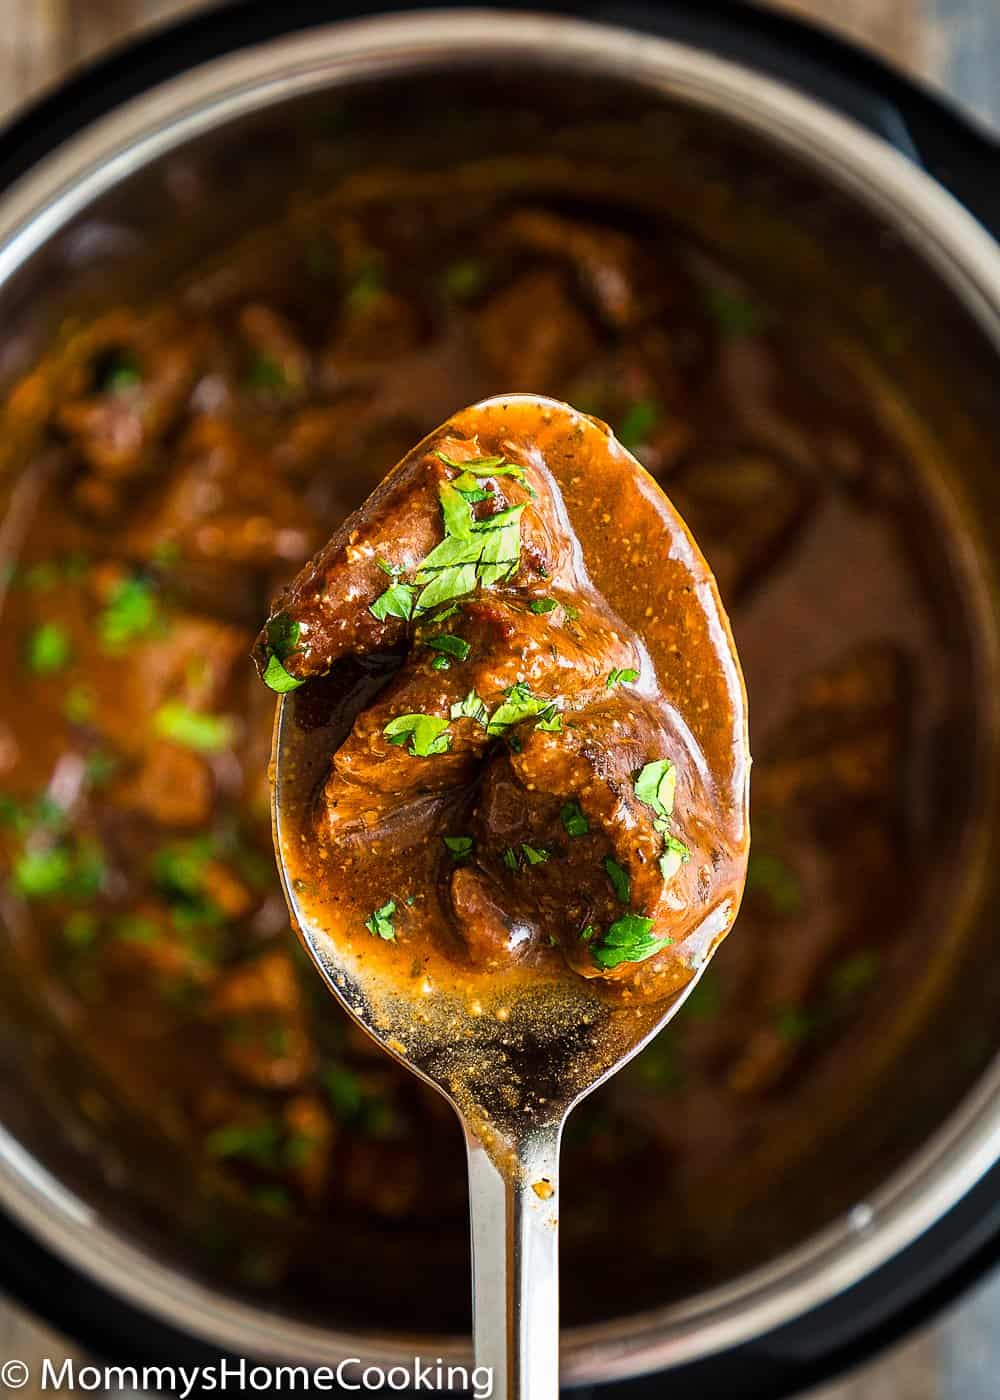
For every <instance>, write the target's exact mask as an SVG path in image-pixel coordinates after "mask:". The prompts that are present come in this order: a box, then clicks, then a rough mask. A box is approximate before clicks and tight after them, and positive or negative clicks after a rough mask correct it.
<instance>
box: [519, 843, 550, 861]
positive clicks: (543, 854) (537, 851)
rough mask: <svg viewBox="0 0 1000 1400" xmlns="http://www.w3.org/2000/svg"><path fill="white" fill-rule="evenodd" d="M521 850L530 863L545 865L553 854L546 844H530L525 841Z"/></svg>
mask: <svg viewBox="0 0 1000 1400" xmlns="http://www.w3.org/2000/svg"><path fill="white" fill-rule="evenodd" d="M521 850H522V851H523V852H524V858H525V860H526V861H527V862H528V864H529V865H544V864H545V862H546V861H547V860H548V859H549V857H550V856H551V854H552V852H551V851H547V850H546V849H545V847H544V846H529V845H528V844H527V842H525V841H522V842H521Z"/></svg>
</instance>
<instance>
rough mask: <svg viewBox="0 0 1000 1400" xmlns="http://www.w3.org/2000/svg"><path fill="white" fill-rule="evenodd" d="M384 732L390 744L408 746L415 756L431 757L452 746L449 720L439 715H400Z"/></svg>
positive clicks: (445, 751)
mask: <svg viewBox="0 0 1000 1400" xmlns="http://www.w3.org/2000/svg"><path fill="white" fill-rule="evenodd" d="M382 733H383V734H384V735H385V737H386V738H387V739H388V740H389V743H390V744H397V745H398V746H399V747H401V748H402V747H403V746H406V750H407V752H408V753H409V754H412V756H413V757H414V758H430V757H432V756H433V755H434V754H440V753H447V752H448V750H449V749H450V748H451V735H450V734H449V733H448V721H447V720H446V719H441V718H440V716H438V715H398V716H397V717H396V718H395V719H392V720H390V721H389V723H388V724H387V725H386V726H385V728H384V729H383V730H382Z"/></svg>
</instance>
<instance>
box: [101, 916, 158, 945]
mask: <svg viewBox="0 0 1000 1400" xmlns="http://www.w3.org/2000/svg"><path fill="white" fill-rule="evenodd" d="M111 932H112V934H113V936H114V937H115V938H118V939H120V940H121V941H122V942H123V943H155V942H156V940H157V939H158V938H159V936H160V931H159V929H158V928H157V927H156V924H154V923H153V921H152V919H144V918H143V917H142V915H141V914H120V915H119V916H118V918H117V919H115V921H114V923H113V924H112V925H111Z"/></svg>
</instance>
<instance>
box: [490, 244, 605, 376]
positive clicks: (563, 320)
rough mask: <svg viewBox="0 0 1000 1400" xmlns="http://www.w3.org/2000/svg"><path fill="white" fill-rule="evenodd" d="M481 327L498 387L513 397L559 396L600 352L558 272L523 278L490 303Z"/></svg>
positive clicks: (592, 332) (564, 280)
mask: <svg viewBox="0 0 1000 1400" xmlns="http://www.w3.org/2000/svg"><path fill="white" fill-rule="evenodd" d="M476 327H477V332H478V336H479V342H480V345H481V348H482V353H483V356H484V357H485V359H486V361H487V363H488V364H489V365H490V366H491V367H492V368H493V370H494V372H495V374H496V378H497V387H498V388H502V389H504V390H507V391H514V390H520V391H522V392H530V391H532V390H539V389H541V390H543V391H544V392H546V393H558V392H560V391H561V390H562V389H563V386H564V385H565V383H566V381H567V379H568V378H569V377H570V376H572V375H574V374H576V373H578V371H579V370H580V369H582V368H583V366H584V365H585V364H586V363H587V361H588V360H589V359H590V357H591V356H592V355H593V354H594V351H595V350H596V348H597V340H596V337H595V335H594V331H593V328H592V327H591V325H590V323H589V321H588V320H587V318H586V316H585V315H584V314H583V313H582V312H581V311H580V310H579V309H578V308H577V305H576V303H575V301H574V298H573V294H572V290H571V287H570V283H569V280H568V278H567V277H566V276H565V275H564V274H563V273H561V272H559V271H558V270H557V269H539V270H538V271H537V272H527V273H524V274H522V275H521V276H520V277H518V278H517V280H516V281H514V282H511V283H510V285H509V286H507V287H505V288H503V290H501V291H499V292H497V293H496V294H495V295H494V296H492V297H491V298H490V299H489V301H487V302H486V304H485V306H483V308H482V309H481V310H480V311H479V312H478V314H477V317H476Z"/></svg>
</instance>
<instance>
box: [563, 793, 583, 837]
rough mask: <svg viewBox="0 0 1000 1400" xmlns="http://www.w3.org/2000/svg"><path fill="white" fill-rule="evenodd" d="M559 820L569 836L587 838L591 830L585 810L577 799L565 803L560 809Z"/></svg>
mask: <svg viewBox="0 0 1000 1400" xmlns="http://www.w3.org/2000/svg"><path fill="white" fill-rule="evenodd" d="M559 818H560V820H561V822H562V824H563V827H564V828H565V830H566V834H567V835H568V836H586V835H587V833H588V832H589V830H590V823H589V822H588V821H587V818H586V816H585V815H584V811H583V808H582V807H581V806H580V804H579V802H577V801H576V800H575V799H574V800H573V801H571V802H564V803H563V805H562V806H561V807H560V808H559Z"/></svg>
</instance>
